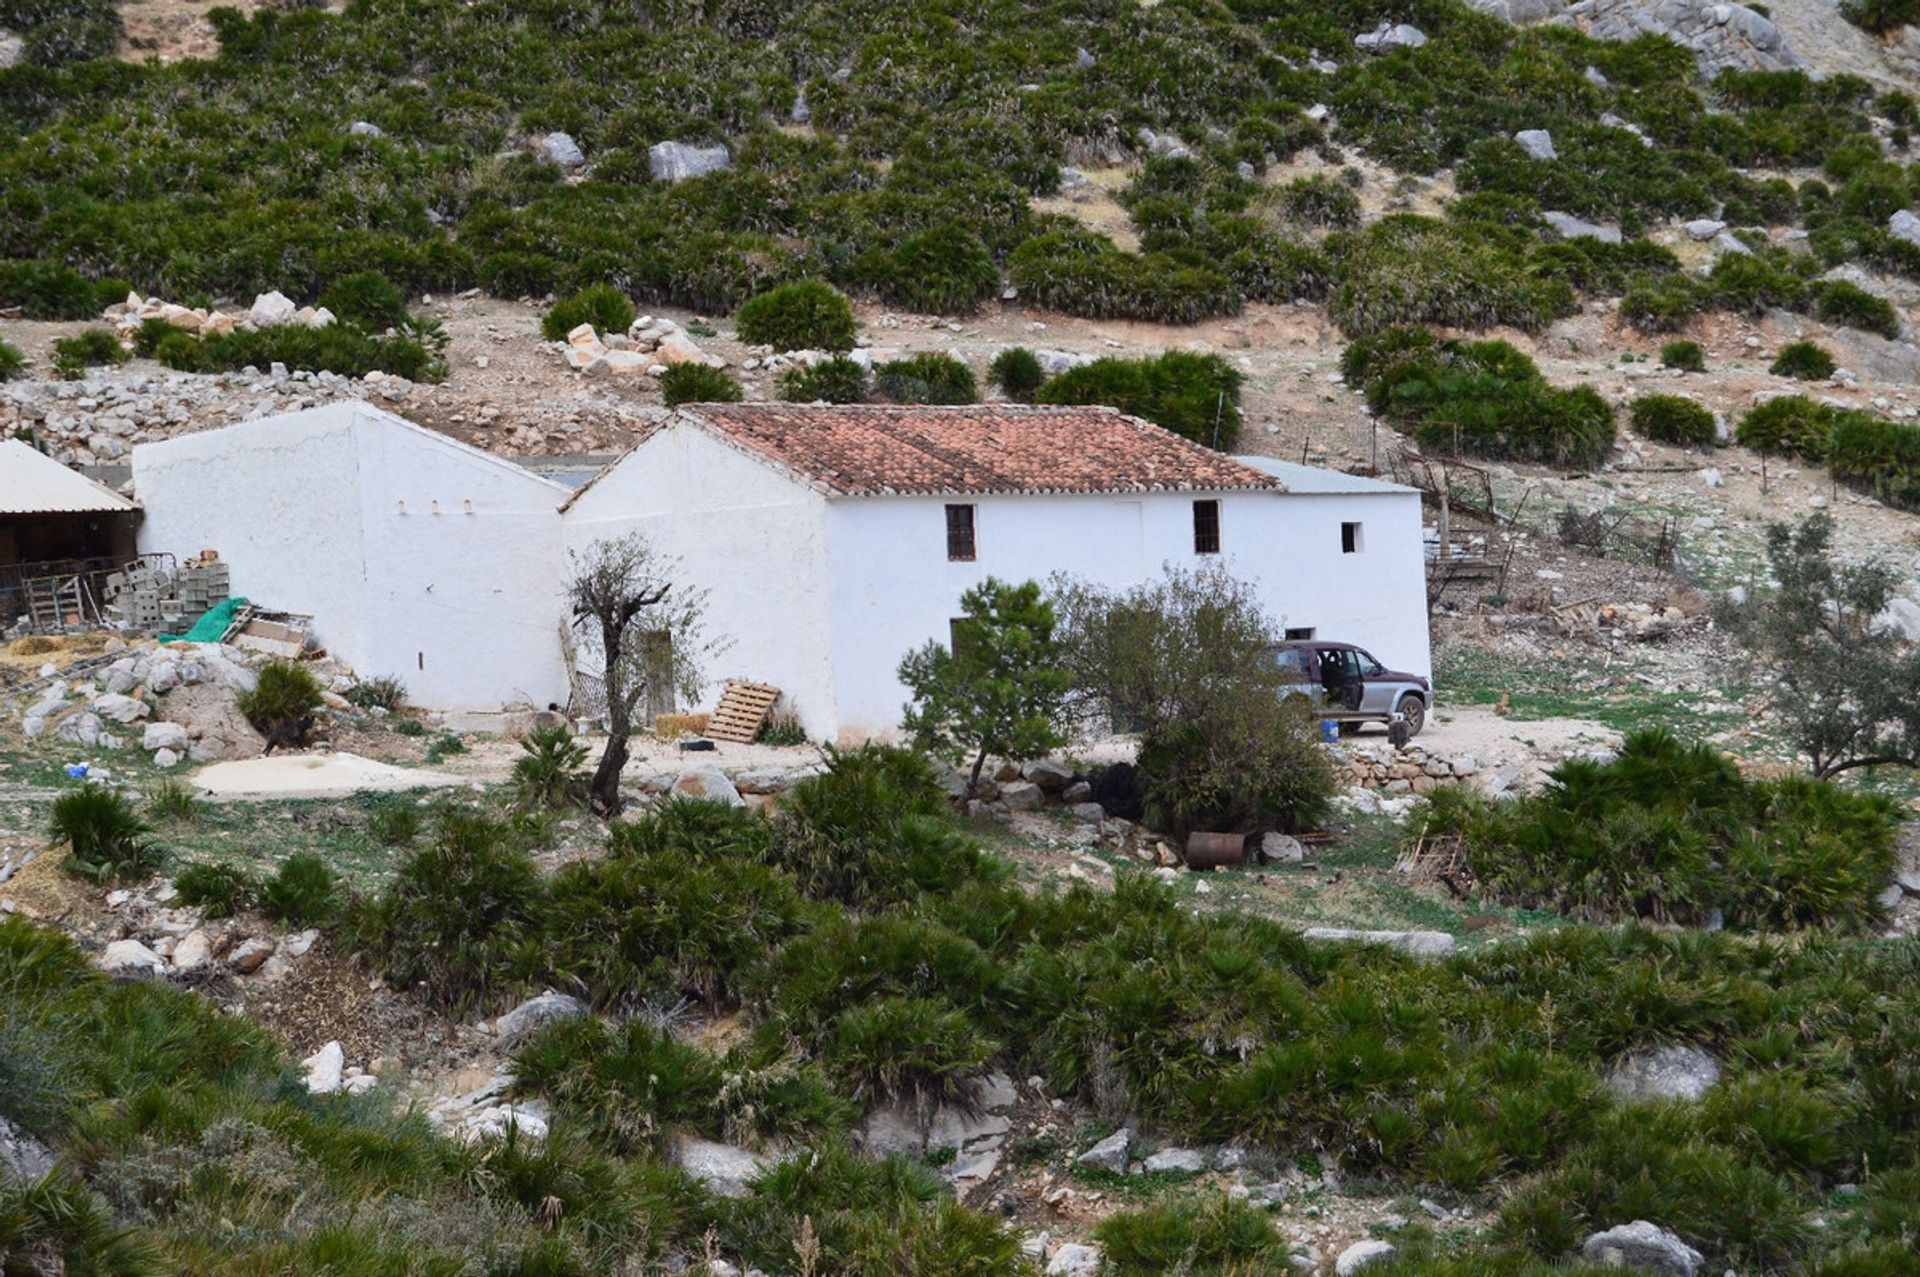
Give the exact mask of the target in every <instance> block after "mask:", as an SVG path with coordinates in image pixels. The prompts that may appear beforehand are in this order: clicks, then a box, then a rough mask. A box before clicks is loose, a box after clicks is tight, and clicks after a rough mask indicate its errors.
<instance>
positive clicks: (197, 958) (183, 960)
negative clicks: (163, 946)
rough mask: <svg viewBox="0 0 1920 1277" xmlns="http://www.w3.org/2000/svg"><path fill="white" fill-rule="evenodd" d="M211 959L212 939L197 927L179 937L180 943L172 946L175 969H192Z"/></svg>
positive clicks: (203, 964)
mask: <svg viewBox="0 0 1920 1277" xmlns="http://www.w3.org/2000/svg"><path fill="white" fill-rule="evenodd" d="M211 961H213V940H212V938H211V937H209V936H208V935H207V933H206V932H205V931H202V930H200V929H198V928H195V929H194V930H192V931H189V932H188V933H187V934H186V935H184V936H182V937H180V943H179V944H177V945H175V946H174V947H173V969H174V970H176V971H192V970H194V969H196V968H198V967H204V966H206V965H207V963H209V962H211Z"/></svg>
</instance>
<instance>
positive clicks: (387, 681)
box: [343, 674, 407, 714]
mask: <svg viewBox="0 0 1920 1277" xmlns="http://www.w3.org/2000/svg"><path fill="white" fill-rule="evenodd" d="M343 695H344V696H345V697H346V700H347V703H348V704H349V705H356V706H358V707H359V708H361V709H383V710H385V711H387V713H389V714H397V713H399V712H400V711H401V710H403V709H405V708H406V707H407V685H406V684H405V683H404V682H402V681H401V680H399V679H397V678H395V677H393V676H392V675H391V674H383V675H381V676H380V677H379V678H369V679H362V680H360V681H359V682H356V683H355V684H354V685H353V686H352V687H349V688H348V689H347V690H346V692H345V693H343Z"/></svg>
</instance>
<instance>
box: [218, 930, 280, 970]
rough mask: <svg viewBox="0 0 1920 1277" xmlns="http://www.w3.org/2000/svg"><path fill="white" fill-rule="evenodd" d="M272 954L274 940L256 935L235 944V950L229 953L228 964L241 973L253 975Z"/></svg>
mask: <svg viewBox="0 0 1920 1277" xmlns="http://www.w3.org/2000/svg"><path fill="white" fill-rule="evenodd" d="M272 956H273V941H271V940H263V939H261V938H259V937H257V936H256V937H254V938H253V939H251V940H243V941H241V942H240V943H239V944H237V945H235V946H234V949H233V952H232V953H229V954H228V955H227V965H228V966H229V967H231V968H232V969H233V970H234V971H235V972H237V973H239V974H240V975H252V974H253V973H254V972H256V971H258V970H259V969H260V967H261V965H262V964H263V963H265V962H266V960H267V959H268V958H271V957H272Z"/></svg>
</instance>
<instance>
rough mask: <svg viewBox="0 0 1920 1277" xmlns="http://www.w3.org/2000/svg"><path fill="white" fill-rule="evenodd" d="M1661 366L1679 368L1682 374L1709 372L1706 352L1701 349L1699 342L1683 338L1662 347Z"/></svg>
mask: <svg viewBox="0 0 1920 1277" xmlns="http://www.w3.org/2000/svg"><path fill="white" fill-rule="evenodd" d="M1660 366H1661V367H1662V368H1678V369H1679V370H1680V371H1681V372H1705V371H1706V370H1707V356H1706V352H1705V351H1703V350H1701V349H1700V343H1699V342H1697V341H1688V340H1686V339H1684V338H1682V339H1681V340H1679V341H1670V342H1667V343H1665V344H1664V345H1662V346H1661V347H1660Z"/></svg>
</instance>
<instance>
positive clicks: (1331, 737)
mask: <svg viewBox="0 0 1920 1277" xmlns="http://www.w3.org/2000/svg"><path fill="white" fill-rule="evenodd" d="M1320 739H1321V740H1323V741H1325V742H1326V743H1327V744H1329V745H1331V744H1333V743H1334V742H1335V741H1337V740H1339V739H1340V724H1338V723H1336V722H1334V721H1333V720H1332V719H1331V718H1323V719H1321V720H1320Z"/></svg>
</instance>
